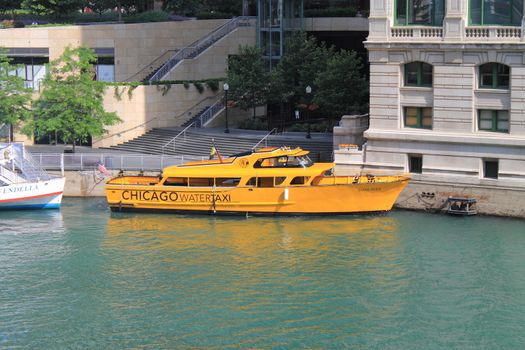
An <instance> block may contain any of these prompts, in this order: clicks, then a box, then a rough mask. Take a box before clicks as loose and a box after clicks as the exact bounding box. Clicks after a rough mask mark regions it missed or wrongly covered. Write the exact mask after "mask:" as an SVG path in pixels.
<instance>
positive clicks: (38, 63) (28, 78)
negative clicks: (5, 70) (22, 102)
mask: <svg viewBox="0 0 525 350" xmlns="http://www.w3.org/2000/svg"><path fill="white" fill-rule="evenodd" d="M10 59H11V61H10V62H9V63H10V64H13V65H17V67H16V68H15V69H13V71H12V72H11V74H13V75H16V76H18V77H20V78H22V79H24V84H25V87H26V88H30V89H33V90H39V88H40V82H41V81H42V80H43V79H44V77H45V75H46V73H47V69H46V66H45V65H46V64H48V63H49V59H48V58H47V57H25V56H24V57H11V58H10Z"/></svg>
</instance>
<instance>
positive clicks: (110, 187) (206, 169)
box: [106, 147, 409, 215]
mask: <svg viewBox="0 0 525 350" xmlns="http://www.w3.org/2000/svg"><path fill="white" fill-rule="evenodd" d="M308 153H309V152H308V151H306V150H303V149H301V148H295V149H290V148H288V147H281V148H265V149H260V150H256V151H250V152H246V153H243V154H237V155H234V156H231V157H228V158H224V159H222V158H220V159H213V160H205V161H198V162H190V163H186V164H183V165H176V166H171V167H167V168H165V169H164V171H163V174H162V176H158V177H156V176H141V175H134V176H118V177H115V178H113V179H111V180H109V181H108V182H107V184H106V197H107V200H108V204H109V206H110V208H111V210H113V211H130V210H141V211H152V210H153V211H175V212H185V213H190V212H192V213H193V212H196V213H210V214H213V213H217V214H269V215H280V214H284V215H291V214H349V213H363V212H380V211H387V210H390V209H391V208H392V206H393V204H394V202H395V201H396V199H397V197H398V196H399V194H400V193H401V191H402V190H403V188H404V187H405V186H406V185H407V183H408V181H409V178H408V177H407V176H371V175H357V176H335V175H333V174H332V170H333V168H334V163H313V162H312V161H311V160H310V158H308Z"/></svg>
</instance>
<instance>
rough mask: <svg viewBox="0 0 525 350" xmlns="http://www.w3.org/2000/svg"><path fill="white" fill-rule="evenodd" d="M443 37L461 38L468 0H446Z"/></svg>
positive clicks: (465, 21)
mask: <svg viewBox="0 0 525 350" xmlns="http://www.w3.org/2000/svg"><path fill="white" fill-rule="evenodd" d="M446 1H447V2H446V4H445V11H446V13H445V19H444V20H443V38H444V39H445V40H447V39H448V40H450V39H452V40H461V39H462V38H463V33H464V32H465V24H466V23H468V22H467V12H468V11H467V10H468V2H467V1H465V0H446Z"/></svg>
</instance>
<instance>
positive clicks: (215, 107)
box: [196, 94, 224, 128]
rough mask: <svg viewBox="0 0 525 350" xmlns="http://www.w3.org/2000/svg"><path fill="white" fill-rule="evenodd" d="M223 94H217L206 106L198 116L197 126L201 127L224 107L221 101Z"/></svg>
mask: <svg viewBox="0 0 525 350" xmlns="http://www.w3.org/2000/svg"><path fill="white" fill-rule="evenodd" d="M222 96H223V94H219V95H218V96H217V97H218V98H217V100H216V101H215V102H214V103H213V104H212V105H211V106H210V107H208V108H207V109H206V110H205V111H204V112H202V114H201V115H200V117H199V122H198V123H197V125H196V127H197V128H202V127H204V125H205V124H206V123H207V122H209V121H210V120H211V119H212V118H213V116H214V115H216V114H217V113H219V112H220V111H222V110H223V109H224V103H223V97H222Z"/></svg>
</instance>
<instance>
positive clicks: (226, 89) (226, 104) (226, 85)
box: [222, 83, 230, 134]
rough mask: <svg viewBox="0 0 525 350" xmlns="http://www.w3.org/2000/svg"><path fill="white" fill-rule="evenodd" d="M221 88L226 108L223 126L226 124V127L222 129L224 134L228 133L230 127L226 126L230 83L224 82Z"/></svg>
mask: <svg viewBox="0 0 525 350" xmlns="http://www.w3.org/2000/svg"><path fill="white" fill-rule="evenodd" d="M222 88H223V89H224V108H225V109H226V110H225V126H226V128H225V129H224V132H225V133H226V134H229V133H230V129H229V128H228V90H230V85H228V83H224V85H223V86H222Z"/></svg>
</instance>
